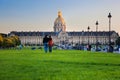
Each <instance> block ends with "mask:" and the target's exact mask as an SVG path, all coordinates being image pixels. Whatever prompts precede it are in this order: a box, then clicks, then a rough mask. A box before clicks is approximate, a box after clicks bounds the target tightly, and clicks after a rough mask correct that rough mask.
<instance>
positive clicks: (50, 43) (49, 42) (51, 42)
mask: <svg viewBox="0 0 120 80" xmlns="http://www.w3.org/2000/svg"><path fill="white" fill-rule="evenodd" d="M48 46H49V52H52V46H53V40H52V38H51V36H49V41H48Z"/></svg>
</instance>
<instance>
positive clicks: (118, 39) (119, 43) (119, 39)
mask: <svg viewBox="0 0 120 80" xmlns="http://www.w3.org/2000/svg"><path fill="white" fill-rule="evenodd" d="M116 45H120V37H118V38H117V40H116Z"/></svg>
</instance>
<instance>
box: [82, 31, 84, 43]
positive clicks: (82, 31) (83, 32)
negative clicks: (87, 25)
mask: <svg viewBox="0 0 120 80" xmlns="http://www.w3.org/2000/svg"><path fill="white" fill-rule="evenodd" d="M83 35H84V31H83V30H82V45H83Z"/></svg>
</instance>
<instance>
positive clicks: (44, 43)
mask: <svg viewBox="0 0 120 80" xmlns="http://www.w3.org/2000/svg"><path fill="white" fill-rule="evenodd" d="M48 41H49V38H48V36H47V35H45V37H44V38H43V45H44V51H45V52H46V53H47V52H48Z"/></svg>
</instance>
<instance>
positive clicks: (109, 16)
mask: <svg viewBox="0 0 120 80" xmlns="http://www.w3.org/2000/svg"><path fill="white" fill-rule="evenodd" d="M111 17H112V16H111V13H109V15H108V18H109V52H110V46H111V37H110V31H111Z"/></svg>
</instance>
